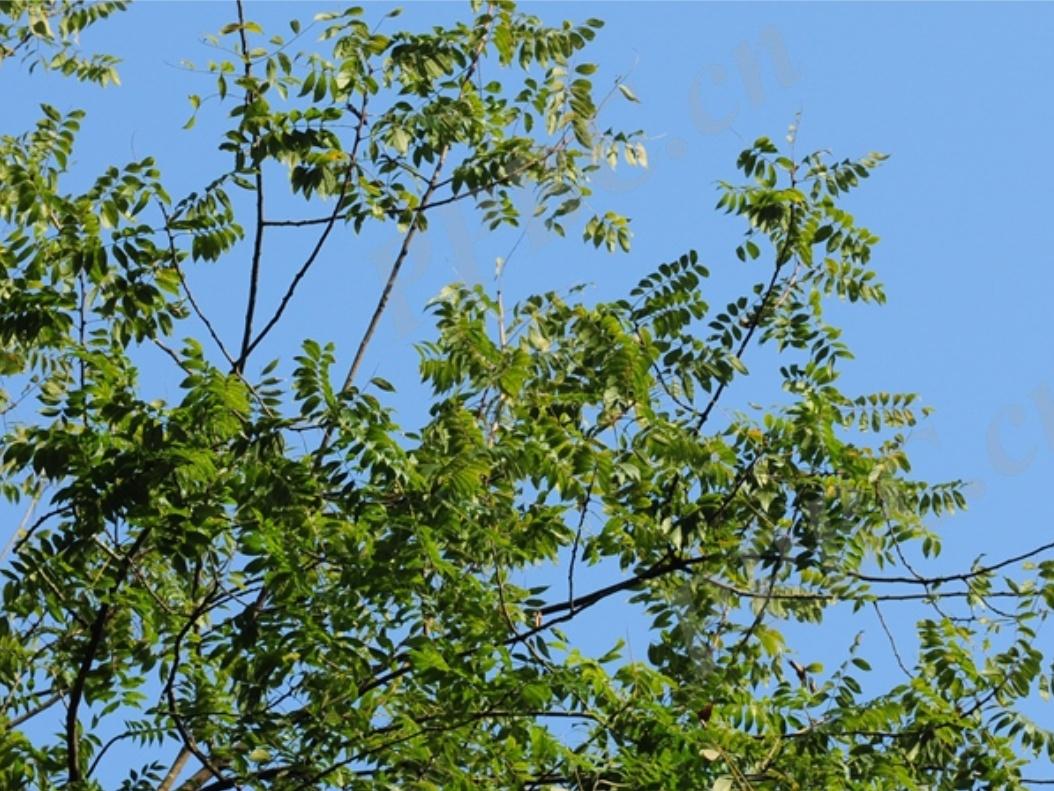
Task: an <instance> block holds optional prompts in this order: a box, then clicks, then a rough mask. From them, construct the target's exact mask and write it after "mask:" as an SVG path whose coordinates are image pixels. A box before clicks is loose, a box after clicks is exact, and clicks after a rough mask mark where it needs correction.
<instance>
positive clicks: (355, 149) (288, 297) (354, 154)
mask: <svg viewBox="0 0 1054 791" xmlns="http://www.w3.org/2000/svg"><path fill="white" fill-rule="evenodd" d="M369 96H370V95H369V93H368V92H366V91H365V90H363V94H362V104H361V106H360V109H359V110H358V111H357V117H358V118H359V123H358V126H357V127H356V128H355V140H354V142H353V143H352V145H351V152H350V153H349V154H348V169H347V173H346V174H345V176H344V181H343V182H342V183H341V185H340V192H339V193H338V194H337V202H336V205H335V206H334V207H333V211H332V212H331V213H330V215H329V217H327V218H325V219H324V222H325V225H326V227H325V228H324V229H323V230H322V233H321V234H320V235H319V238H318V241H317V242H316V243H315V246H314V248H312V250H311V253H310V254H309V255H308V257H307V259H306V260H305V261H304V263H303V265H301V267H300V269H299V270H297V272H296V274H295V275H294V276H293V279H292V281H290V283H289V287H288V288H287V289H286V292H285V294H284V295H282V300H281V302H279V304H278V308H277V309H276V310H275V312H274V315H272V316H271V318H270V319H269V320H268V322H267V324H265V325H264V328H263V329H262V330H260V333H259V334H258V335H257V336H256V338H254V339H253V341H252V342H251V343H250V344H249V345H248V347H246V348H245V350H244V351H243V352H242V363H243V364H244V361H245V358H246V357H248V356H249V355H250V354H252V352H253V350H254V349H255V348H256V347H257V346H258V345H259V344H260V342H261V341H262V340H263V339H264V338H265V337H267V334H268V333H269V332H270V331H271V330H272V329H273V328H274V326H275V325H276V324H277V323H278V320H279V319H280V318H282V314H283V313H285V309H286V307H288V305H289V303H290V302H291V301H292V299H293V294H294V293H295V292H296V289H297V286H299V285H300V281H301V280H303V279H304V276H305V275H306V274H307V272H308V270H309V269H310V268H311V267H312V266H313V265H314V263H315V260H316V259H317V258H318V255H319V253H320V252H322V247H323V245H325V243H326V239H327V238H329V234H330V232H331V231H332V230H333V227H334V226H335V225H336V222H337V218H338V217H339V216H340V210H341V208H342V207H343V203H344V197H345V196H346V195H347V193H348V188H349V187H350V186H351V182H352V179H353V177H354V174H355V170H356V168H357V167H358V156H359V147H360V146H361V144H362V140H363V137H364V132H365V129H366V105H367V103H368V102H369ZM265 224H266V223H265ZM304 224H305V225H307V224H309V223H304Z"/></svg>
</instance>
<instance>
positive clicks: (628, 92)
mask: <svg viewBox="0 0 1054 791" xmlns="http://www.w3.org/2000/svg"><path fill="white" fill-rule="evenodd" d="M618 89H619V91H621V92H622V95H623V96H625V97H626V98H627V99H629V100H630V101H631V102H640V99H638V98H637V95H636V94H635V93H633V91H631V90H630V88H629V86H628V85H626V83H624V82H620V83H619V84H618Z"/></svg>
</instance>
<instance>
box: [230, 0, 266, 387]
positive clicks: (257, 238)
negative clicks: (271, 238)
mask: <svg viewBox="0 0 1054 791" xmlns="http://www.w3.org/2000/svg"><path fill="white" fill-rule="evenodd" d="M234 2H235V5H236V6H237V8H238V37H239V41H240V43H241V51H242V58H243V59H244V61H245V71H244V75H245V83H246V86H245V109H246V113H248V108H249V105H251V104H252V102H253V100H254V99H255V98H256V94H255V93H254V92H253V90H252V88H251V87H250V86H251V85H252V60H251V59H250V57H249V40H248V38H247V37H246V35H245V10H244V8H243V7H242V0H234ZM258 145H259V135H258V133H256V132H253V135H252V140H251V142H250V144H249V151H250V153H251V154H252V155H253V156H254V158H255V155H256V154H257V153H258V151H257V150H256V149H257V147H258ZM255 171H256V172H255V174H254V176H253V180H254V183H255V188H256V228H255V231H254V233H253V253H252V260H251V262H250V265H249V299H248V302H247V304H246V306H245V329H244V331H243V333H242V344H241V351H240V352H239V353H238V359H237V361H236V362H235V364H234V368H235V370H236V371H237V372H238V373H241V372H242V371H243V370H244V369H245V359H246V357H247V356H248V354H249V344H250V343H251V342H252V336H253V317H254V315H255V313H256V296H257V292H258V291H259V288H260V259H261V257H262V254H263V235H264V224H263V223H264V184H263V157H262V156H261V157H260V159H259V161H257V162H255Z"/></svg>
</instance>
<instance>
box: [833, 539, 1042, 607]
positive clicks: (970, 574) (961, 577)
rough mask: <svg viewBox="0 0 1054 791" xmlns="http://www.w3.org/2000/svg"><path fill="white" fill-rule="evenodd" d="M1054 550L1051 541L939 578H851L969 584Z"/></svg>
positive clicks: (860, 575)
mask: <svg viewBox="0 0 1054 791" xmlns="http://www.w3.org/2000/svg"><path fill="white" fill-rule="evenodd" d="M1052 549H1054V541H1051V542H1050V543H1047V544H1043V545H1042V546H1039V547H1036V548H1035V549H1030V550H1029V551H1028V552H1022V553H1021V554H1020V555H1014V556H1013V557H1010V558H1006V559H1005V560H1001V561H999V562H998V563H993V564H992V565H990V566H981V567H980V568H977V569H974V570H972V571H965V572H962V573H960V574H945V575H943V576H938V577H920V576H914V575H913V576H910V577H883V576H877V575H873V574H858V573H855V572H851V573H850V574H849V576H851V577H853V579H858V580H860V581H861V582H886V583H901V584H905V585H923V586H926V587H928V586H931V585H941V584H943V583H945V582H968V581H969V580H971V579H973V578H974V577H981V576H984V575H985V574H990V573H992V572H993V571H998V570H999V569H1001V568H1005V567H1007V566H1012V565H1014V564H1015V563H1020V562H1021V561H1023V560H1028V559H1030V558H1033V557H1035V556H1036V555H1041V554H1043V553H1044V552H1047V551H1049V550H1052ZM935 595H936V594H935ZM979 597H980V594H979Z"/></svg>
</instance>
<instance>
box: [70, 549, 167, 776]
mask: <svg viewBox="0 0 1054 791" xmlns="http://www.w3.org/2000/svg"><path fill="white" fill-rule="evenodd" d="M149 535H150V529H149V528H143V529H142V530H141V531H140V532H139V535H138V536H136V539H135V542H134V543H133V544H132V546H131V548H130V549H129V550H128V552H127V554H125V556H124V558H123V559H122V560H121V564H120V566H119V567H118V569H117V573H116V575H115V576H114V581H113V585H111V586H110V591H109V595H110V597H111V598H113V597H114V596H116V594H117V590H118V589H119V588H120V587H121V585H122V584H123V583H124V580H125V577H127V576H128V571H129V569H130V568H131V565H132V561H133V559H134V558H135V556H136V554H138V552H139V550H140V549H141V548H142V546H143V544H144V543H145V542H146V539H147V536H149ZM111 610H112V606H111V602H109V601H108V602H105V603H104V604H102V605H100V607H99V609H98V611H97V612H96V614H95V620H94V621H93V622H92V624H91V630H90V632H89V635H88V645H87V647H86V648H85V649H84V656H83V657H82V658H81V662H80V667H79V668H78V669H77V676H76V678H75V679H74V680H73V684H72V686H71V687H70V700H69V704H68V705H67V707H66V768H67V775H68V776H67V779H68V781H69V783H70V784H71V785H72V784H73V783H79V782H80V781H81V780H82V779H83V777H82V774H81V769H80V743H79V741H78V734H77V726H78V718H77V715H78V710H79V708H80V702H81V699H82V698H83V697H84V685H85V684H86V683H87V681H88V673H90V672H91V667H92V663H93V662H94V661H95V654H96V653H97V652H98V650H99V646H100V645H101V644H102V639H103V635H104V633H105V631H106V622H107V621H108V620H109V618H110V613H111Z"/></svg>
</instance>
